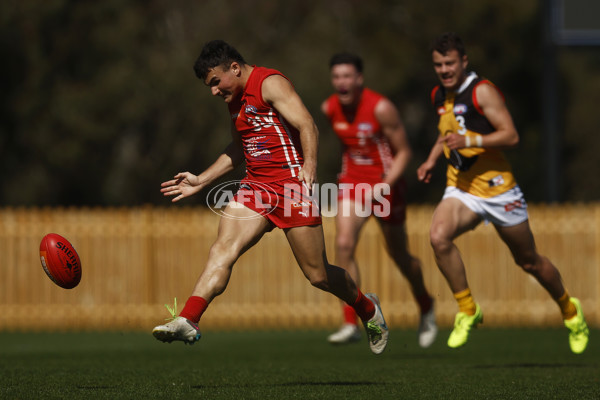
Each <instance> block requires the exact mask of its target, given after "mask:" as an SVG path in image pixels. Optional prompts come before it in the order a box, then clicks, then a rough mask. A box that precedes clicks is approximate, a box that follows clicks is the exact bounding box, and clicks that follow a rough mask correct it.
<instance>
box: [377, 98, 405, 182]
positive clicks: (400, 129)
mask: <svg viewBox="0 0 600 400" xmlns="http://www.w3.org/2000/svg"><path fill="white" fill-rule="evenodd" d="M374 111H375V117H376V118H377V121H379V124H380V125H381V132H382V133H383V134H384V136H385V137H387V139H388V140H389V142H390V145H391V146H392V150H393V151H394V153H395V154H394V159H393V161H392V165H391V167H390V170H389V171H388V173H387V174H386V176H385V178H384V180H383V182H384V183H387V184H389V185H393V184H394V183H395V182H396V181H397V180H398V179H400V177H401V176H402V174H403V173H404V171H405V169H406V166H407V165H408V163H409V161H410V158H411V157H412V150H411V148H410V145H409V143H408V139H407V137H406V130H405V129H404V124H403V123H402V119H401V118H400V113H399V112H398V109H397V108H396V107H395V106H394V104H393V103H392V102H391V101H390V100H389V99H386V98H384V99H381V100H380V101H379V103H377V105H376V106H375V110H374Z"/></svg>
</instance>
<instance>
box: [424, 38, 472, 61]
mask: <svg viewBox="0 0 600 400" xmlns="http://www.w3.org/2000/svg"><path fill="white" fill-rule="evenodd" d="M451 50H456V51H458V54H459V55H460V56H461V57H462V56H464V55H465V54H467V50H466V49H465V45H464V43H463V41H462V39H461V38H460V36H458V35H457V34H456V33H454V32H445V33H442V34H441V35H440V36H438V37H437V38H436V39H435V40H434V41H433V43H432V45H431V51H432V52H433V51H437V52H438V53H440V54H442V55H446V53H448V52H449V51H451Z"/></svg>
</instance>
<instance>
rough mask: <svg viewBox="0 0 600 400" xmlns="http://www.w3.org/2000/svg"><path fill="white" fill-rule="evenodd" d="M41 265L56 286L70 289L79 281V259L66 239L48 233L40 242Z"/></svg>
mask: <svg viewBox="0 0 600 400" xmlns="http://www.w3.org/2000/svg"><path fill="white" fill-rule="evenodd" d="M40 259H41V261H42V267H43V268H44V271H45V272H46V274H47V275H48V277H49V278H50V279H52V281H53V282H54V283H56V284H57V285H58V286H60V287H62V288H65V289H72V288H74V287H75V286H77V285H78V284H79V281H81V261H79V255H78V254H77V252H76V251H75V248H73V245H71V243H69V241H68V240H67V239H65V238H64V237H62V236H60V235H58V234H56V233H49V234H47V235H46V236H44V238H43V239H42V242H41V243H40Z"/></svg>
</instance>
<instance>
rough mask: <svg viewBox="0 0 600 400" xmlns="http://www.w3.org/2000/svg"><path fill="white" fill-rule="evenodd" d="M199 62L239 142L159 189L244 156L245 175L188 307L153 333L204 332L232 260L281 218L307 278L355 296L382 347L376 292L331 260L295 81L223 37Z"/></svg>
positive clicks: (211, 173)
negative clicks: (249, 58) (203, 322)
mask: <svg viewBox="0 0 600 400" xmlns="http://www.w3.org/2000/svg"><path fill="white" fill-rule="evenodd" d="M194 70H195V72H196V75H197V77H198V78H199V79H201V80H202V81H203V82H204V83H205V84H206V85H207V86H208V88H209V89H210V91H211V93H212V94H213V95H214V96H220V97H221V98H222V99H223V100H224V101H225V103H226V104H227V106H228V108H229V113H230V115H231V118H232V129H231V135H232V142H231V143H230V144H229V146H227V148H226V149H225V151H224V152H223V153H222V154H221V155H220V156H219V157H218V158H217V160H216V161H215V162H214V163H213V164H212V165H211V166H210V167H208V168H207V169H206V170H205V171H204V172H202V173H200V174H199V175H194V174H191V173H189V172H181V173H178V174H177V175H175V177H174V179H173V180H169V181H166V182H163V183H162V189H161V192H162V193H163V194H164V195H165V196H173V201H174V202H175V201H179V200H181V199H183V198H185V197H188V196H191V195H193V194H196V193H198V192H199V191H200V190H201V189H203V188H205V187H206V186H207V185H209V184H210V183H212V182H214V181H215V180H216V179H217V178H219V177H221V176H223V175H224V174H226V173H227V172H229V171H231V170H233V169H234V168H235V167H236V166H238V165H239V164H241V163H242V162H243V161H246V177H245V178H244V179H243V180H242V182H241V186H240V189H239V191H238V192H237V193H236V194H235V196H234V199H233V200H232V201H231V202H229V204H228V205H227V207H226V209H225V211H224V214H225V215H226V216H224V217H222V218H221V221H220V224H219V230H218V236H217V239H216V241H215V242H214V243H213V245H212V247H211V249H210V252H209V255H208V260H207V261H206V266H205V268H204V271H203V272H202V274H201V275H200V277H199V278H198V281H197V282H196V285H195V287H194V289H193V291H192V294H191V296H190V297H189V299H188V300H187V302H186V304H185V307H184V308H183V310H182V311H181V313H180V314H179V316H175V315H173V317H174V319H173V320H172V321H171V322H169V323H167V324H164V325H160V326H157V327H155V328H154V330H153V334H154V336H155V337H156V338H157V339H158V340H161V341H164V342H171V341H173V340H180V341H183V342H185V343H194V342H195V341H197V340H199V339H200V330H199V328H198V325H197V324H198V322H199V321H200V318H201V316H202V314H203V313H204V311H205V310H206V309H207V307H208V305H209V304H210V302H211V301H212V300H213V299H214V298H215V297H216V296H218V295H220V294H221V293H223V292H224V291H225V288H226V287H227V284H228V282H229V278H230V276H231V272H232V268H233V265H234V263H235V261H236V260H237V259H238V258H239V257H240V256H241V255H242V254H243V253H244V252H245V251H246V250H248V249H249V248H251V247H252V246H253V245H254V244H256V243H257V242H258V241H259V240H260V239H261V237H262V236H263V235H264V234H265V233H267V232H269V231H271V230H272V229H273V228H274V227H278V228H281V229H283V231H284V233H285V235H286V237H287V240H288V242H289V244H290V247H291V249H292V251H293V253H294V256H295V258H296V261H297V262H298V264H299V266H300V268H301V269H302V272H303V273H304V275H305V276H306V278H307V279H308V280H309V281H310V283H311V284H312V285H313V286H315V287H317V288H319V289H322V290H324V291H328V292H330V293H332V294H334V295H335V296H337V297H338V298H339V299H341V300H343V301H344V302H346V303H347V304H348V305H350V306H351V307H352V308H353V310H354V311H355V312H356V313H357V314H358V315H359V316H360V319H361V320H362V321H363V323H364V326H365V329H366V331H367V336H368V338H369V345H370V347H371V351H373V352H374V353H376V354H379V353H381V352H382V351H383V350H384V348H385V346H386V344H387V338H388V328H387V326H386V324H385V320H384V318H383V315H382V313H381V309H380V307H379V301H378V299H377V296H375V295H374V294H366V295H363V293H362V292H361V291H360V290H359V289H358V287H357V286H356V284H355V283H354V281H353V280H352V278H351V277H350V275H349V274H348V273H347V272H346V271H345V270H344V269H342V268H339V267H336V266H333V265H330V264H329V263H328V261H327V256H326V254H325V243H324V237H323V229H322V225H321V215H320V214H319V211H318V208H317V207H315V206H314V199H313V197H312V193H311V189H312V187H313V184H314V183H315V179H316V169H317V144H318V130H317V127H316V125H315V123H314V121H313V119H312V117H311V115H310V114H309V113H308V111H307V109H306V107H305V106H304V104H303V102H302V100H301V99H300V97H299V96H298V94H297V93H296V91H295V90H294V88H293V86H292V84H291V83H290V81H289V80H288V79H287V78H286V77H285V76H284V75H283V74H282V73H281V72H279V71H276V70H273V69H268V68H264V67H257V66H254V65H249V64H247V63H246V62H245V60H244V58H243V57H242V56H241V55H240V54H239V53H238V52H237V50H236V49H234V48H233V47H231V46H230V45H229V44H227V43H225V42H223V41H221V40H215V41H211V42H209V43H207V44H206V45H205V46H204V48H203V49H202V52H201V54H200V56H199V58H198V60H197V61H196V64H195V65H194ZM266 210H268V212H265V211H266ZM315 312H318V310H315ZM173 314H175V313H174V312H173Z"/></svg>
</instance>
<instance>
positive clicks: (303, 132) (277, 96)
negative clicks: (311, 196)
mask: <svg viewBox="0 0 600 400" xmlns="http://www.w3.org/2000/svg"><path fill="white" fill-rule="evenodd" d="M262 94H263V99H264V100H265V101H266V102H267V103H269V104H271V105H272V106H273V107H274V108H275V109H276V110H277V111H279V113H280V114H281V115H282V116H283V117H284V118H285V119H286V120H287V121H288V122H289V123H290V124H291V125H292V126H293V127H294V128H296V129H298V131H299V132H300V141H301V145H302V152H303V154H304V165H303V166H302V170H301V171H300V173H299V174H298V179H299V180H300V181H303V182H304V183H305V184H306V185H307V186H308V188H312V185H313V184H314V183H315V182H316V181H317V153H318V142H319V131H318V129H317V126H316V124H315V122H314V120H313V118H312V116H311V115H310V113H309V112H308V110H307V109H306V107H305V106H304V103H303V102H302V100H301V99H300V96H298V93H296V91H295V90H294V88H293V87H292V84H291V83H290V82H289V81H288V80H287V79H285V78H284V77H282V76H281V75H271V76H269V77H268V78H266V79H265V80H264V82H263V84H262Z"/></svg>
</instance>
